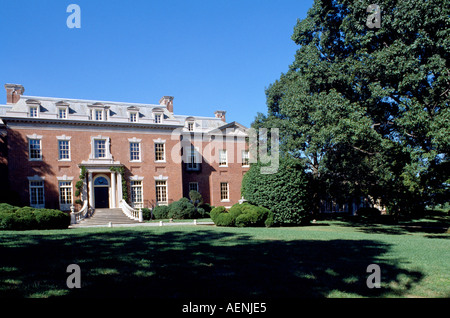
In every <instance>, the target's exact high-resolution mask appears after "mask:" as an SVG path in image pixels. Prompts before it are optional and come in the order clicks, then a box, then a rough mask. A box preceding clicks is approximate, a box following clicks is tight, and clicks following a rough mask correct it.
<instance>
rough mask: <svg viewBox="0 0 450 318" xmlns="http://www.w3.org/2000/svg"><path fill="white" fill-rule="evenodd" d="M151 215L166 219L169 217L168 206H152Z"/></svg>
mask: <svg viewBox="0 0 450 318" xmlns="http://www.w3.org/2000/svg"><path fill="white" fill-rule="evenodd" d="M153 217H154V218H155V219H158V220H159V219H167V218H168V217H169V207H168V206H167V205H158V206H155V207H154V208H153Z"/></svg>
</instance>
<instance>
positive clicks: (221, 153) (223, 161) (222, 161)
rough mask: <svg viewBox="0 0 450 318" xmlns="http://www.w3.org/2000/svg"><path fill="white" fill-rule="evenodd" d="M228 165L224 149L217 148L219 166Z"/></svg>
mask: <svg viewBox="0 0 450 318" xmlns="http://www.w3.org/2000/svg"><path fill="white" fill-rule="evenodd" d="M226 166H228V158H227V151H226V150H223V149H222V150H219V167H226Z"/></svg>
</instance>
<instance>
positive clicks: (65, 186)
mask: <svg viewBox="0 0 450 318" xmlns="http://www.w3.org/2000/svg"><path fill="white" fill-rule="evenodd" d="M59 204H60V207H61V209H63V210H68V209H70V206H71V205H72V181H59Z"/></svg>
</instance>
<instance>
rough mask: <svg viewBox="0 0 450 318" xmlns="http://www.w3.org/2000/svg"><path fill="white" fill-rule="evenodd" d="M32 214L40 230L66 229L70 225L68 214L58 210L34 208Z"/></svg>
mask: <svg viewBox="0 0 450 318" xmlns="http://www.w3.org/2000/svg"><path fill="white" fill-rule="evenodd" d="M34 216H35V218H36V222H37V227H38V229H41V230H49V229H66V228H67V227H68V226H69V225H70V215H69V214H67V213H64V212H62V211H59V210H50V209H36V210H35V211H34Z"/></svg>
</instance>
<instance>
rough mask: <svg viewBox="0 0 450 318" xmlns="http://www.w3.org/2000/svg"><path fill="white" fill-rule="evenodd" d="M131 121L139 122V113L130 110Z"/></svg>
mask: <svg viewBox="0 0 450 318" xmlns="http://www.w3.org/2000/svg"><path fill="white" fill-rule="evenodd" d="M129 118H130V123H137V119H138V113H136V112H130V117H129Z"/></svg>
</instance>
